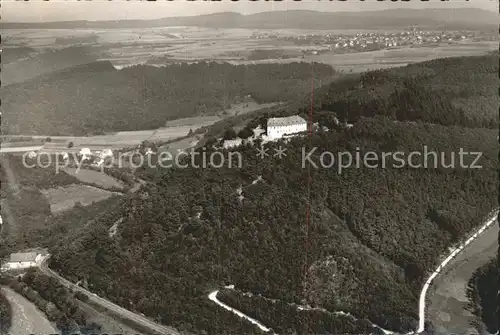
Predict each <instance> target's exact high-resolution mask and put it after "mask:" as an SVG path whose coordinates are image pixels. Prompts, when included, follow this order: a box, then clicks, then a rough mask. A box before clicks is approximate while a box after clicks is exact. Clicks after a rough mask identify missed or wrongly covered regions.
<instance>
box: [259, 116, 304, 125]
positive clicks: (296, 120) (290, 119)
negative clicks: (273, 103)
mask: <svg viewBox="0 0 500 335" xmlns="http://www.w3.org/2000/svg"><path fill="white" fill-rule="evenodd" d="M304 123H307V122H306V120H304V119H303V118H301V117H300V116H298V115H292V116H287V117H272V118H269V119H268V120H267V126H268V127H276V126H295V125H300V124H304Z"/></svg>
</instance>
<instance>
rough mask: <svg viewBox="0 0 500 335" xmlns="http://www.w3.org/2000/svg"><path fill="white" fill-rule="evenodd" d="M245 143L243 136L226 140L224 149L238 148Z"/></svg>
mask: <svg viewBox="0 0 500 335" xmlns="http://www.w3.org/2000/svg"><path fill="white" fill-rule="evenodd" d="M242 143H243V140H242V139H241V138H236V139H234V140H225V141H224V149H229V148H236V147H239V146H240V145H241V144H242Z"/></svg>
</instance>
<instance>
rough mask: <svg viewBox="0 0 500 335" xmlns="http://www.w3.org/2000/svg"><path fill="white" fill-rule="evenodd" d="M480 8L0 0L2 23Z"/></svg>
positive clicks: (457, 0) (307, 1) (350, 2)
mask: <svg viewBox="0 0 500 335" xmlns="http://www.w3.org/2000/svg"><path fill="white" fill-rule="evenodd" d="M450 7H453V8H460V7H462V8H481V9H485V10H490V11H496V12H498V0H470V1H466V0H449V1H440V0H429V1H427V2H423V1H419V0H410V1H408V2H403V1H401V0H400V1H396V2H393V1H390V0H386V1H377V0H365V1H360V0H346V1H345V2H341V1H338V0H334V1H328V0H302V1H293V0H282V1H281V2H277V1H264V0H257V1H250V0H239V1H236V2H235V1H231V0H221V1H218V2H210V1H201V0H198V1H187V0H172V1H167V0H157V1H156V2H146V1H140V0H131V1H125V0H113V1H104V0H93V1H76V0H50V1H42V0H31V1H14V0H2V7H1V20H2V21H3V22H46V21H71V20H89V21H100V20H125V19H157V18H162V17H169V16H189V15H201V14H210V13H215V12H239V13H242V14H252V13H258V12H265V11H277V10H287V9H288V10H290V9H305V10H317V11H325V12H337V11H363V10H383V9H391V8H416V9H418V8H421V9H423V8H450Z"/></svg>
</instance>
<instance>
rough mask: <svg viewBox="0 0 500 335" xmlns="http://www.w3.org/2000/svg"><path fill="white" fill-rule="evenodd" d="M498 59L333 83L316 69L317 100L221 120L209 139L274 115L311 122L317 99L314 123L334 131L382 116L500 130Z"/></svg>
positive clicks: (448, 62)
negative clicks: (337, 122) (339, 126)
mask: <svg viewBox="0 0 500 335" xmlns="http://www.w3.org/2000/svg"><path fill="white" fill-rule="evenodd" d="M498 57H499V54H498V51H495V52H492V53H490V54H487V55H484V56H474V57H450V58H441V59H435V60H431V61H426V62H421V63H415V64H410V65H407V66H404V67H398V68H391V69H385V70H379V71H369V72H365V73H361V74H348V75H344V76H343V77H340V78H338V79H337V80H335V81H333V82H332V83H330V84H324V83H322V79H321V71H323V69H322V68H320V67H317V66H316V65H313V69H312V72H313V74H314V78H315V81H314V84H315V86H316V87H317V88H316V89H315V91H314V94H313V96H312V97H311V93H310V91H309V92H308V93H307V94H305V95H304V96H303V97H300V98H299V99H298V101H297V102H292V103H289V104H288V105H287V106H286V107H282V106H278V107H274V108H272V109H268V110H264V111H257V112H254V113H252V114H249V115H246V116H245V117H244V118H243V117H235V118H232V119H226V120H223V121H220V122H218V123H216V124H214V125H213V126H212V127H210V129H208V135H210V136H213V137H220V136H221V135H222V134H223V132H224V131H225V130H226V129H227V128H231V127H235V126H239V127H240V126H243V125H247V130H249V128H251V127H255V126H256V125H257V124H259V123H260V124H262V125H263V126H265V124H266V122H265V120H266V119H267V118H268V117H272V116H286V115H295V114H297V113H298V114H300V115H302V116H303V117H304V118H306V119H307V118H308V115H309V111H310V109H311V100H312V101H313V102H314V104H313V106H314V111H313V115H312V117H313V121H314V122H318V121H321V122H322V123H323V124H324V125H325V126H328V127H335V122H334V116H335V117H337V118H338V119H339V120H341V121H346V122H348V123H356V122H357V121H358V120H359V119H360V118H362V117H368V118H372V117H377V116H382V117H386V118H388V119H390V120H393V121H408V122H424V123H434V124H440V125H445V126H449V125H455V126H461V127H468V128H476V127H478V128H490V129H498V126H499V114H498V87H499V85H500V81H499V78H498V70H499V67H498V59H499V58H498ZM321 84H323V85H322V86H320V85H321ZM318 86H320V87H318ZM252 118H253V120H252ZM247 133H249V132H248V131H247ZM250 133H251V132H250Z"/></svg>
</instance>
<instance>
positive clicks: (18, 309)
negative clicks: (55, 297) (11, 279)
mask: <svg viewBox="0 0 500 335" xmlns="http://www.w3.org/2000/svg"><path fill="white" fill-rule="evenodd" d="M2 292H3V293H4V295H5V297H6V298H7V300H8V301H9V303H10V305H11V307H12V327H11V328H10V331H9V334H10V335H27V334H43V335H47V334H55V333H57V332H56V329H55V328H54V327H53V326H52V324H51V323H50V322H49V321H48V320H47V318H46V316H45V314H44V313H43V312H42V311H40V310H39V309H38V308H36V306H35V305H34V304H33V303H32V302H30V301H29V300H28V299H26V298H25V297H23V296H22V295H20V294H19V293H16V292H15V291H14V290H12V289H11V288H7V287H2Z"/></svg>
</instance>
